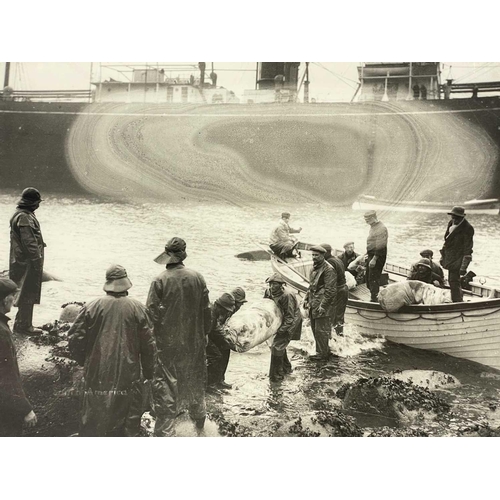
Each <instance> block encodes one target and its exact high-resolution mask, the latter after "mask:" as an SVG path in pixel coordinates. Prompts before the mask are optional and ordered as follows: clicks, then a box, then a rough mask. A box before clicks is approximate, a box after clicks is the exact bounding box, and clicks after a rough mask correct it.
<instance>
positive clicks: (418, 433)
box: [365, 426, 429, 437]
mask: <svg viewBox="0 0 500 500" xmlns="http://www.w3.org/2000/svg"><path fill="white" fill-rule="evenodd" d="M365 437H429V433H428V432H426V431H424V430H423V429H419V428H413V427H406V428H399V427H398V428H394V427H385V426H384V427H379V428H377V429H370V430H369V431H368V432H367V433H365Z"/></svg>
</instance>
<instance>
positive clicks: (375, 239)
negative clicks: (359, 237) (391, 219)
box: [366, 221, 389, 256]
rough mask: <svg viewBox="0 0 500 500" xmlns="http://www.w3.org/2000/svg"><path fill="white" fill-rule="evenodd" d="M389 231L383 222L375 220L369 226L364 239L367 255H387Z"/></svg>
mask: <svg viewBox="0 0 500 500" xmlns="http://www.w3.org/2000/svg"><path fill="white" fill-rule="evenodd" d="M388 239H389V232H388V231H387V228H386V227H385V225H384V223H383V222H380V221H377V222H376V223H375V224H373V225H372V226H370V232H369V233H368V238H367V240H366V253H367V254H368V255H377V256H383V255H387V240H388Z"/></svg>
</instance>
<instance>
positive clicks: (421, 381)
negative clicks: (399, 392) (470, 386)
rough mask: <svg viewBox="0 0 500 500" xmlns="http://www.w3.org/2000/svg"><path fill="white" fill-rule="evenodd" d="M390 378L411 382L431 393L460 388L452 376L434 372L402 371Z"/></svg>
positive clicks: (457, 381) (458, 382)
mask: <svg viewBox="0 0 500 500" xmlns="http://www.w3.org/2000/svg"><path fill="white" fill-rule="evenodd" d="M392 378H395V379H397V380H402V381H403V382H411V383H413V384H414V385H418V386H420V387H426V388H427V389H429V390H431V391H433V390H436V389H446V388H450V387H458V386H460V381H459V380H458V379H457V378H456V377H454V376H453V375H450V374H449V373H443V372H438V371H435V370H404V371H400V372H397V373H394V374H393V375H392Z"/></svg>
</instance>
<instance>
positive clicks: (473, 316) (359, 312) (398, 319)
mask: <svg viewBox="0 0 500 500" xmlns="http://www.w3.org/2000/svg"><path fill="white" fill-rule="evenodd" d="M499 311H500V308H498V309H495V310H493V311H490V312H486V313H482V314H466V313H464V312H461V313H459V314H458V315H457V316H452V317H451V318H448V317H447V318H442V319H443V320H446V321H449V320H451V319H458V318H462V317H463V318H483V317H485V316H489V315H490V314H496V313H498V312H499ZM356 314H359V315H360V316H361V317H362V318H363V319H366V320H368V321H381V320H383V319H386V318H389V319H392V320H393V321H397V322H399V323H408V322H409V321H415V320H416V319H427V320H430V321H436V318H435V317H434V318H433V317H431V318H429V317H426V316H424V314H429V313H418V314H417V313H414V314H415V316H416V317H415V318H408V319H400V318H395V317H394V316H390V315H389V313H387V312H384V315H383V316H380V317H378V318H369V317H367V316H363V314H361V311H359V310H358V309H357V310H356Z"/></svg>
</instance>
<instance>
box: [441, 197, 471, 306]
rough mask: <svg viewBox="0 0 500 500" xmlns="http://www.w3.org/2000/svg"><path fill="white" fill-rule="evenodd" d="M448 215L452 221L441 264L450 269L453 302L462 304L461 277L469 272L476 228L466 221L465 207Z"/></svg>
mask: <svg viewBox="0 0 500 500" xmlns="http://www.w3.org/2000/svg"><path fill="white" fill-rule="evenodd" d="M448 215H449V216H450V217H451V219H450V221H449V222H448V226H447V228H446V232H445V234H444V244H443V248H442V249H441V260H440V264H441V265H442V266H443V267H444V268H445V269H448V282H449V284H450V289H451V300H452V301H453V302H462V300H463V295H462V288H461V286H460V276H463V275H464V274H465V273H466V272H467V267H468V266H469V264H470V263H471V261H472V247H473V246H474V228H473V227H472V226H471V224H470V223H469V221H468V220H466V218H465V209H464V208H463V207H453V208H452V210H451V212H448Z"/></svg>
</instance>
